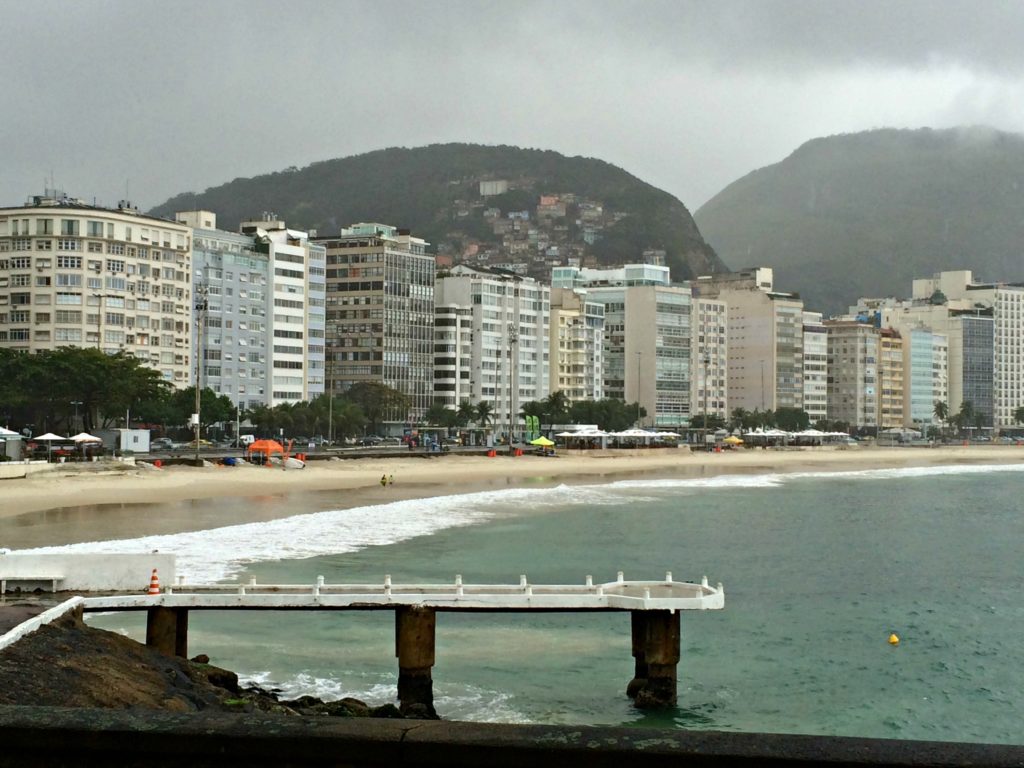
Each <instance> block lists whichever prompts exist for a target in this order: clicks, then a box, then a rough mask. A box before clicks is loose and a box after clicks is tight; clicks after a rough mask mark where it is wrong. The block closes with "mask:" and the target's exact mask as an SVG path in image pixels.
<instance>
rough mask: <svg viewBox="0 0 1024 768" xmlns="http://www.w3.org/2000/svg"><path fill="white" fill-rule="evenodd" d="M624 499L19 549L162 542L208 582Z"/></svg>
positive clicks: (579, 494) (509, 499)
mask: <svg viewBox="0 0 1024 768" xmlns="http://www.w3.org/2000/svg"><path fill="white" fill-rule="evenodd" d="M619 500H620V499H619V498H617V497H616V496H615V495H613V494H609V493H607V492H606V491H605V490H603V489H602V487H601V486H589V487H582V488H579V487H574V486H567V485H560V486H557V487H555V488H511V489H506V490H500V491H483V492H479V493H470V494H462V495H454V496H439V497H434V498H428V499H409V500H404V501H394V502H390V503H388V504H374V505H370V506H366V507H356V508H353V509H341V510H337V509H335V510H326V511H324V512H314V513H311V514H304V515H294V516H292V517H286V518H281V519H278V520H270V521H266V522H259V523H246V524H243V525H232V526H225V527H222V528H213V529H209V530H203V531H189V532H186V533H176V534H165V535H159V536H145V537H141V538H135V539H117V540H112V541H93V542H82V543H78V544H69V545H65V546H59V547H40V548H37V549H30V550H22V551H24V552H32V553H38V554H42V553H56V552H92V553H95V552H102V553H118V552H150V551H153V550H159V551H160V552H171V553H174V554H175V555H176V556H177V570H178V573H180V574H183V575H185V576H186V577H187V579H188V580H189V581H195V582H210V581H220V580H223V579H227V578H230V577H231V576H233V575H235V574H237V573H238V572H239V571H241V570H243V569H244V568H245V567H246V565H247V564H249V563H253V562H260V561H268V560H301V559H305V558H309V557H317V556H322V555H331V554H338V553H343V552H355V551H358V550H361V549H365V548H367V547H373V546H383V545H388V544H394V543H397V542H400V541H405V540H407V539H411V538H415V537H418V536H427V535H430V534H433V533H437V532H438V531H442V530H445V529H448V528H458V527H462V526H467V525H475V524H479V523H482V522H486V521H488V520H491V519H494V518H496V517H500V516H508V515H519V514H522V511H523V510H524V509H529V510H532V511H534V512H536V511H538V510H543V509H544V508H546V507H561V506H564V505H566V504H588V505H597V504H612V503H616V502H617V501H619Z"/></svg>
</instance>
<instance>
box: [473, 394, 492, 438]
mask: <svg viewBox="0 0 1024 768" xmlns="http://www.w3.org/2000/svg"><path fill="white" fill-rule="evenodd" d="M475 410H476V419H475V421H476V423H477V424H478V425H479V426H480V428H481V429H482V430H483V431H484V437H485V438H486V436H487V432H488V429H487V428H488V427H489V426H490V424H491V422H492V421H493V420H494V406H493V405H492V404H491V403H489V402H487V401H486V400H481V401H480V402H479V403H477V404H476V409H475Z"/></svg>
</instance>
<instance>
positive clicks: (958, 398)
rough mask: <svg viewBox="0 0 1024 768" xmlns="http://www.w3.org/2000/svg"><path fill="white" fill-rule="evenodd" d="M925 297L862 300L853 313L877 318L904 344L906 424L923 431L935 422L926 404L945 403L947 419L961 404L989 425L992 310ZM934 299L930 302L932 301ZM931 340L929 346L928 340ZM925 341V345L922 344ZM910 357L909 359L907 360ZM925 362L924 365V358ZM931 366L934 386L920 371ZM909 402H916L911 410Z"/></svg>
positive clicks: (943, 296)
mask: <svg viewBox="0 0 1024 768" xmlns="http://www.w3.org/2000/svg"><path fill="white" fill-rule="evenodd" d="M918 290H919V292H920V293H926V292H927V297H925V298H916V299H912V300H900V299H893V298H886V299H860V301H859V302H858V304H857V306H855V307H851V314H853V315H859V316H861V317H863V318H865V319H868V318H876V319H877V324H878V325H880V326H881V327H882V328H894V329H896V330H898V331H899V332H900V334H901V336H902V337H903V339H904V361H905V364H906V361H907V360H908V359H910V360H911V367H910V368H908V369H906V370H907V373H906V377H905V379H904V387H905V394H904V421H905V422H908V421H909V423H906V426H909V427H921V426H927V425H928V424H930V423H934V415H931V416H927V417H926V414H925V405H924V399H925V398H931V403H932V405H931V411H932V414H934V409H935V402H936V401H941V402H944V403H946V405H947V407H948V409H949V412H950V413H951V414H955V413H958V412H959V411H960V408H961V406H962V405H963V403H964V402H965V401H970V403H971V404H972V407H973V409H974V410H975V412H977V413H981V414H982V415H983V419H984V422H985V423H986V424H989V425H991V423H992V422H991V419H992V396H993V369H994V361H993V328H994V324H993V309H992V307H985V306H984V304H982V305H981V306H974V304H973V302H971V301H966V300H949V299H947V298H946V297H945V295H943V294H941V293H940V294H938V295H936V294H935V291H925V289H924V288H921V287H919V289H918ZM933 296H934V300H933V298H932V297H933ZM928 335H931V336H933V338H932V340H931V342H930V343H929V342H928V341H926V339H927V337H928ZM908 342H909V348H908ZM922 342H923V343H922ZM908 356H909V358H908ZM924 357H929V359H928V360H925V359H923V358H924ZM929 366H930V367H931V368H932V370H933V371H934V377H933V378H934V381H933V382H931V383H930V384H929V383H927V382H926V380H925V378H924V374H923V369H925V368H927V367H929ZM911 401H913V402H916V405H914V404H913V403H912V402H911Z"/></svg>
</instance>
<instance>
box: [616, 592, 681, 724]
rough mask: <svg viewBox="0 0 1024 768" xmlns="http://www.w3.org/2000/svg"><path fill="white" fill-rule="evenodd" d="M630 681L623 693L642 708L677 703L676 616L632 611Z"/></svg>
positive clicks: (669, 705)
mask: <svg viewBox="0 0 1024 768" xmlns="http://www.w3.org/2000/svg"><path fill="white" fill-rule="evenodd" d="M630 629H631V632H632V640H633V658H634V672H633V679H632V680H630V682H629V685H628V686H626V694H627V695H628V696H629V697H630V698H631V699H633V703H634V704H636V706H637V707H640V708H641V709H657V708H662V707H672V706H675V704H676V696H677V691H676V679H677V671H676V668H677V666H678V664H679V640H680V630H679V613H678V612H672V611H632V612H631V613H630Z"/></svg>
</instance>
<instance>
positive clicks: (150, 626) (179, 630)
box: [146, 608, 188, 659]
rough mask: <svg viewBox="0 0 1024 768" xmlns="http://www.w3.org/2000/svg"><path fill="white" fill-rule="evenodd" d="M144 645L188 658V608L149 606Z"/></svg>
mask: <svg viewBox="0 0 1024 768" xmlns="http://www.w3.org/2000/svg"><path fill="white" fill-rule="evenodd" d="M146 645H148V646H149V647H150V648H155V649H156V650H158V651H160V653H164V654H167V655H168V656H180V657H182V658H183V659H187V658H188V610H187V609H184V608H150V609H149V610H147V611H146Z"/></svg>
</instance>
